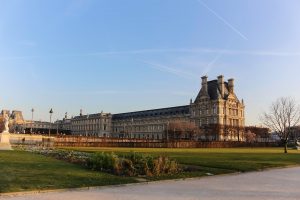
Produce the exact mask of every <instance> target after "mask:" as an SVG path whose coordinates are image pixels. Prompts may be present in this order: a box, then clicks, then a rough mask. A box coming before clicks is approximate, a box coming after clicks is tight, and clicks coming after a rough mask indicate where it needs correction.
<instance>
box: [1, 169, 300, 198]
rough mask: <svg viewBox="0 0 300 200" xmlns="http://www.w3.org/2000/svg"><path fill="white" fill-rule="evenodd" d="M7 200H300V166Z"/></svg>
mask: <svg viewBox="0 0 300 200" xmlns="http://www.w3.org/2000/svg"><path fill="white" fill-rule="evenodd" d="M0 199H1V200H2V199H5V200H25V199H26V200H37V199H39V200H79V199H88V200H96V199H97V200H98V199H101V200H102V199H103V200H179V199H184V200H195V199H205V200H217V199H218V200H219V199H220V200H248V199H251V200H256V199H257V200H277V199H282V200H291V199H293V200H296V199H297V200H299V199H300V167H293V168H284V169H274V170H268V171H264V172H252V173H245V174H235V175H225V176H215V177H205V178H199V179H189V180H180V181H162V182H154V183H149V184H137V185H127V186H119V187H103V188H94V189H90V190H75V191H61V192H50V193H40V194H28V195H23V196H12V197H8V196H6V197H5V196H3V197H0Z"/></svg>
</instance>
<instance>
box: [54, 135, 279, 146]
mask: <svg viewBox="0 0 300 200" xmlns="http://www.w3.org/2000/svg"><path fill="white" fill-rule="evenodd" d="M54 145H55V146H57V147H133V148H232V147H233V148H235V147H277V146H279V145H280V144H279V143H277V142H254V143H246V142H235V141H207V142H202V141H190V140H170V141H166V140H153V139H133V138H107V137H85V136H59V137H56V138H55V139H54Z"/></svg>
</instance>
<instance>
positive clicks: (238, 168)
mask: <svg viewBox="0 0 300 200" xmlns="http://www.w3.org/2000/svg"><path fill="white" fill-rule="evenodd" d="M68 149H72V150H78V151H85V152H102V151H105V152H114V153H117V154H120V155H122V154H126V153H128V152H131V151H134V152H141V153H147V154H153V155H158V154H165V155H168V156H169V157H171V158H174V159H176V160H177V161H178V162H179V163H180V164H184V165H191V166H196V169H197V167H198V168H199V169H200V170H198V171H200V172H205V173H212V174H220V173H226V172H247V171H256V170H262V169H265V168H271V167H284V166H290V165H300V151H297V150H289V153H288V154H284V153H283V149H282V148H222V149H217V148H209V149H146V148H136V149H132V148H68Z"/></svg>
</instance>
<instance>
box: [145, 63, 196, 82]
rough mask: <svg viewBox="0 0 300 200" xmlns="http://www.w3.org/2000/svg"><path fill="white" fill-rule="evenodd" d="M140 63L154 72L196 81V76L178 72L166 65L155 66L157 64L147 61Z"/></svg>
mask: <svg viewBox="0 0 300 200" xmlns="http://www.w3.org/2000/svg"><path fill="white" fill-rule="evenodd" d="M142 62H143V63H145V64H147V65H149V66H150V67H151V68H154V69H156V70H159V71H162V72H166V73H169V74H173V75H176V76H178V77H182V78H188V79H197V76H195V75H194V74H192V73H189V72H186V71H182V70H179V69H176V68H173V67H170V66H167V65H162V64H157V63H153V62H149V61H142Z"/></svg>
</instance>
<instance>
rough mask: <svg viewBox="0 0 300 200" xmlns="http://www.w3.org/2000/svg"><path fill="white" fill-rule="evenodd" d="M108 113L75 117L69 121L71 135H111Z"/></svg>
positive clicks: (109, 115)
mask: <svg viewBox="0 0 300 200" xmlns="http://www.w3.org/2000/svg"><path fill="white" fill-rule="evenodd" d="M111 117H112V115H111V114H110V113H103V112H101V113H97V114H91V115H82V111H81V114H80V115H79V116H76V117H74V118H72V119H71V120H70V122H71V124H70V128H71V133H72V134H73V135H82V136H98V137H106V136H110V134H111Z"/></svg>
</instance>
